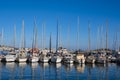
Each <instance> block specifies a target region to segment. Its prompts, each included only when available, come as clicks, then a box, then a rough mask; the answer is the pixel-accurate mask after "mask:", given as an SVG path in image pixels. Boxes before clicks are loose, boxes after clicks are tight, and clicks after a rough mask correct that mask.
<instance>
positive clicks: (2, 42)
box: [1, 28, 4, 46]
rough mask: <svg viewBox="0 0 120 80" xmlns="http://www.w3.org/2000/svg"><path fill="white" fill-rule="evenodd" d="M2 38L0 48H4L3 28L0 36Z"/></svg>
mask: <svg viewBox="0 0 120 80" xmlns="http://www.w3.org/2000/svg"><path fill="white" fill-rule="evenodd" d="M1 36H2V37H1V38H2V39H1V46H4V37H3V36H4V28H2V35H1Z"/></svg>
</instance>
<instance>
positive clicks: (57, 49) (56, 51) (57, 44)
mask: <svg viewBox="0 0 120 80" xmlns="http://www.w3.org/2000/svg"><path fill="white" fill-rule="evenodd" d="M56 31H57V35H56V52H57V50H58V20H57V30H56Z"/></svg>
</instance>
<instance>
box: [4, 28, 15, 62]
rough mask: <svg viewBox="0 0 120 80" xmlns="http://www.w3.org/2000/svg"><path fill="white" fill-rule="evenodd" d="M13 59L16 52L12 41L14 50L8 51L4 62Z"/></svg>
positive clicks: (12, 60)
mask: <svg viewBox="0 0 120 80" xmlns="http://www.w3.org/2000/svg"><path fill="white" fill-rule="evenodd" d="M14 27H15V26H14ZM14 37H15V36H14ZM15 59H16V53H15V43H14V51H13V53H11V52H8V54H7V55H6V56H5V61H6V62H14V61H15Z"/></svg>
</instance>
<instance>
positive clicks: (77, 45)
mask: <svg viewBox="0 0 120 80" xmlns="http://www.w3.org/2000/svg"><path fill="white" fill-rule="evenodd" d="M79 29H80V23H79V16H78V28H77V44H76V47H77V50H78V49H79V32H80V30H79Z"/></svg>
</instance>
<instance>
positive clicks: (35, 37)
mask: <svg viewBox="0 0 120 80" xmlns="http://www.w3.org/2000/svg"><path fill="white" fill-rule="evenodd" d="M33 30H34V31H33V48H37V38H38V35H37V26H36V20H35V17H34V29H33Z"/></svg>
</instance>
